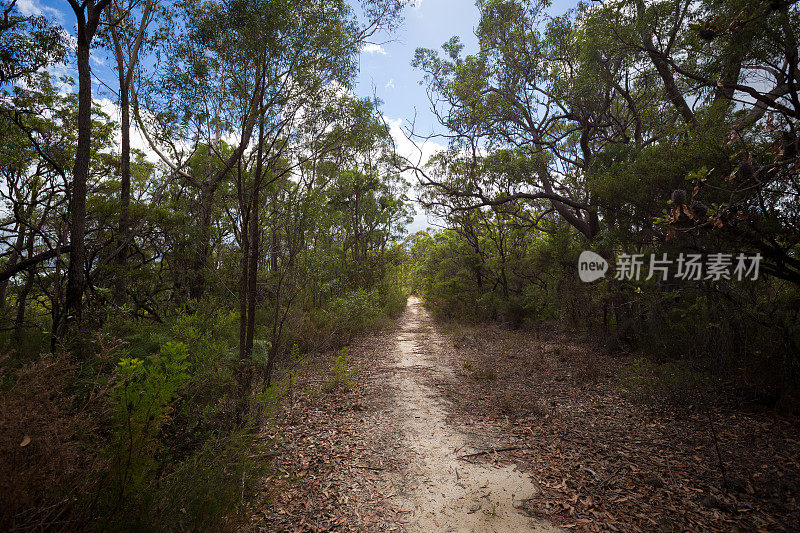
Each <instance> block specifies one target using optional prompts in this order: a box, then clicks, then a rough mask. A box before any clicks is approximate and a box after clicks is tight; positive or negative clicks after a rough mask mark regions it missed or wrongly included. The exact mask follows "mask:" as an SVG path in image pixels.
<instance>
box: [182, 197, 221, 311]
mask: <svg viewBox="0 0 800 533" xmlns="http://www.w3.org/2000/svg"><path fill="white" fill-rule="evenodd" d="M216 189H217V187H216V185H211V184H209V183H208V182H206V181H204V182H203V183H202V184H201V185H200V235H199V238H198V242H197V248H196V250H195V255H194V261H193V262H192V272H191V274H190V276H189V278H190V280H191V282H190V284H189V297H190V298H192V299H194V300H200V299H202V298H203V294H205V288H206V287H205V285H206V268H207V267H208V256H209V255H210V253H209V252H210V249H211V242H210V241H211V211H212V209H213V206H214V193H215V192H216Z"/></svg>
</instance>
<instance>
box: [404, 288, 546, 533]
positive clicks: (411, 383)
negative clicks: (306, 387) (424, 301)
mask: <svg viewBox="0 0 800 533" xmlns="http://www.w3.org/2000/svg"><path fill="white" fill-rule="evenodd" d="M423 334H424V335H425V336H426V338H427V340H428V341H429V342H426V343H423V342H422V340H421V336H422V335H423ZM436 338H437V334H436V332H435V330H433V325H432V321H431V319H430V317H429V315H428V312H427V311H426V310H425V309H424V308H423V307H422V305H421V304H420V302H419V300H418V299H417V298H415V297H411V298H410V299H409V302H408V307H407V308H406V311H405V313H404V314H403V316H402V318H401V321H400V328H399V333H398V335H397V341H396V346H395V348H394V350H393V353H392V354H391V356H392V357H394V360H395V365H396V372H393V373H392V377H391V380H392V381H393V382H394V383H393V384H394V385H395V386H396V387H397V389H398V391H399V394H397V396H396V398H397V403H398V405H397V407H396V412H397V415H398V416H397V419H398V422H399V423H400V425H401V427H402V428H403V431H404V434H405V442H406V444H407V446H408V447H409V449H410V450H412V451H413V452H414V453H415V455H416V457H417V461H416V464H413V465H412V469H411V474H410V475H409V476H408V478H407V479H408V482H409V486H408V488H409V491H407V493H406V494H405V495H401V496H400V497H399V498H400V500H401V503H400V505H401V506H403V507H405V508H406V509H408V510H409V511H410V513H409V516H408V520H407V522H406V527H407V528H408V530H410V531H435V530H438V531H556V529H555V528H553V527H552V526H549V525H547V524H545V523H543V522H541V521H538V520H535V519H533V518H531V517H529V516H528V515H526V514H524V512H523V511H520V510H519V507H520V505H521V504H522V503H523V502H524V501H525V500H526V499H528V498H530V497H531V496H533V495H534V494H535V492H536V488H535V486H534V485H533V483H532V482H531V479H530V476H529V475H526V474H524V473H522V472H519V471H517V470H515V469H514V468H513V467H512V466H498V465H494V464H476V463H470V462H467V461H464V460H461V459H459V456H460V455H465V454H469V453H474V452H478V451H484V450H486V449H491V447H493V446H494V447H497V446H498V444H501V443H502V436H495V437H496V438H495V439H493V438H491V436H490V437H489V438H488V439H485V440H486V442H483V443H478V442H476V439H475V438H474V437H470V436H469V435H468V434H467V432H466V431H464V430H462V429H460V428H458V427H455V426H453V425H451V424H448V421H447V413H446V408H445V407H446V406H445V401H446V400H445V399H444V398H443V397H442V395H441V394H440V393H439V391H438V390H437V389H436V388H435V387H433V386H431V385H430V384H429V383H430V382H432V381H439V380H446V381H453V380H455V379H456V376H455V373H454V372H453V370H452V369H451V368H450V367H448V366H446V365H445V364H444V363H443V361H442V360H441V358H440V357H439V354H438V353H437V351H436V350H435V349H433V348H435V341H436ZM431 340H432V341H433V342H430V341H431ZM492 441H494V442H492Z"/></svg>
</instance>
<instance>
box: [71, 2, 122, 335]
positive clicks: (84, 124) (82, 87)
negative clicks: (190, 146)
mask: <svg viewBox="0 0 800 533" xmlns="http://www.w3.org/2000/svg"><path fill="white" fill-rule="evenodd" d="M110 3H111V0H98V1H97V2H95V1H94V0H87V1H84V2H78V1H77V0H69V5H70V7H72V10H73V12H74V13H75V17H76V19H77V41H78V48H77V52H76V57H77V64H78V145H77V147H76V149H75V165H74V167H73V169H72V183H71V185H70V188H69V213H70V232H69V241H70V251H69V268H68V271H67V292H66V296H65V299H64V320H63V322H62V325H61V328H62V333H66V332H67V328H68V327H69V325H70V324H71V323H73V322H75V323H80V320H81V315H82V310H83V293H84V291H85V290H86V243H85V238H86V195H87V188H86V181H87V179H88V177H89V158H90V152H91V136H92V77H91V71H90V66H89V53H90V50H91V46H92V41H93V40H94V37H95V35H96V34H97V28H98V26H99V24H100V20H101V17H102V12H103V10H104V9H105V8H106V6H108V5H109V4H110Z"/></svg>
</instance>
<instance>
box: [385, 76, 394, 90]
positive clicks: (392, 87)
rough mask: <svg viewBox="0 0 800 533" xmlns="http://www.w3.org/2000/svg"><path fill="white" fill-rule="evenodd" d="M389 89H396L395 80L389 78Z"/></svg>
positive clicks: (387, 86) (387, 85) (387, 84)
mask: <svg viewBox="0 0 800 533" xmlns="http://www.w3.org/2000/svg"><path fill="white" fill-rule="evenodd" d="M386 88H387V89H394V78H389V81H387V82H386Z"/></svg>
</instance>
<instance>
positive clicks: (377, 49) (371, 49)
mask: <svg viewBox="0 0 800 533" xmlns="http://www.w3.org/2000/svg"><path fill="white" fill-rule="evenodd" d="M361 51H362V52H364V53H367V54H380V55H382V56H385V55H386V50H384V49H383V47H382V46H381V45H379V44H375V43H369V44H365V45H364V46H362V47H361Z"/></svg>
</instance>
